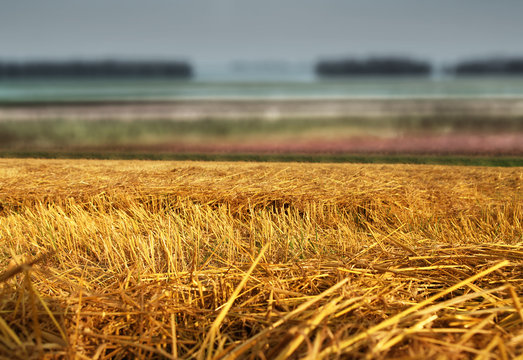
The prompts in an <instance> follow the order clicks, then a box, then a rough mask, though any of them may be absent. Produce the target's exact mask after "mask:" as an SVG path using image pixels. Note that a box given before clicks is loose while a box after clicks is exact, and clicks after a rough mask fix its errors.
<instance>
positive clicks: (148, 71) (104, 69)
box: [0, 61, 193, 79]
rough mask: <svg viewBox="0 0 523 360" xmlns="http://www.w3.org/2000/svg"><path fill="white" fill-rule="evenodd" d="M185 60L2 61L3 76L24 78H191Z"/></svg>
mask: <svg viewBox="0 0 523 360" xmlns="http://www.w3.org/2000/svg"><path fill="white" fill-rule="evenodd" d="M192 75H193V69H192V67H191V65H190V64H189V63H186V62H182V61H150V62H139V61H134V62H133V61H67V62H52V61H41V62H0V79H23V78H133V77H136V78H183V79H186V78H190V77H192Z"/></svg>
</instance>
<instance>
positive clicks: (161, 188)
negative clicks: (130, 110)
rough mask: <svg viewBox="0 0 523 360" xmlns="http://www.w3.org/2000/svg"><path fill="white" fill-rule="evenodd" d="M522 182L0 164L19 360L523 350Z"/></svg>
mask: <svg viewBox="0 0 523 360" xmlns="http://www.w3.org/2000/svg"><path fill="white" fill-rule="evenodd" d="M522 184H523V168H518V167H515V168H500V167H497V168H496V167H488V168H487V167H458V166H429V165H359V164H336V165H335V164H301V163H214V162H160V161H158V162H153V161H108V160H105V161H95V160H32V159H23V160H20V159H19V160H12V159H0V241H1V244H2V246H1V247H0V266H1V269H2V273H1V274H0V294H1V296H0V357H1V358H5V359H27V358H46V359H55V358H57V359H61V358H71V359H130V358H143V359H164V358H166V359H169V358H171V359H176V358H180V359H192V358H195V359H287V358H290V359H298V358H299V359H365V358H367V359H385V358H387V359H389V358H390V359H409V358H413V359H415V358H418V359H419V358H425V359H447V358H449V359H468V358H472V359H474V358H476V359H513V358H518V357H519V358H520V359H521V358H522V356H523V308H522V305H521V303H522V302H523V191H522Z"/></svg>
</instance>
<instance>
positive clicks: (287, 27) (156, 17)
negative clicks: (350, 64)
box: [0, 0, 523, 62]
mask: <svg viewBox="0 0 523 360" xmlns="http://www.w3.org/2000/svg"><path fill="white" fill-rule="evenodd" d="M522 18H523V1H521V0H497V1H492V0H435V1H429V0H345V1H344V0H153V1H144V0H125V1H121V0H40V1H39V0H0V58H1V59H6V58H8V59H28V58H60V59H63V58H66V59H69V58H76V59H78V58H101V57H103V58H109V57H111V58H129V57H135V58H141V59H144V58H145V59H156V58H185V59H188V60H191V61H194V62H213V61H230V60H253V59H265V60H271V59H274V60H278V59H281V60H290V61H310V60H315V59H317V58H319V57H329V56H337V55H368V54H391V53H392V54H407V55H413V56H419V57H422V58H426V59H430V60H434V61H452V60H454V59H456V58H462V57H469V56H475V55H493V54H505V55H518V54H520V55H523V21H522Z"/></svg>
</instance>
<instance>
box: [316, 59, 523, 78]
mask: <svg viewBox="0 0 523 360" xmlns="http://www.w3.org/2000/svg"><path fill="white" fill-rule="evenodd" d="M315 72H316V75H318V76H320V77H343V76H429V75H431V74H432V73H433V72H434V67H433V65H432V64H431V63H429V62H427V61H421V60H416V59H409V58H399V57H372V58H368V59H353V58H348V59H339V60H321V61H319V62H317V63H316V66H315ZM445 73H447V74H450V75H455V76H467V75H477V76H481V75H523V58H491V59H477V60H466V61H461V62H458V63H456V64H454V65H451V66H449V67H446V68H445Z"/></svg>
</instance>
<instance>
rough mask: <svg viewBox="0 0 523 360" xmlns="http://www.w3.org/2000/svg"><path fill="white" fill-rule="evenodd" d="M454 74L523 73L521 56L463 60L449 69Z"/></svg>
mask: <svg viewBox="0 0 523 360" xmlns="http://www.w3.org/2000/svg"><path fill="white" fill-rule="evenodd" d="M449 72H450V73H452V74H455V75H523V58H509V59H502V58H491V59H478V60H468V61H463V62H460V63H458V64H457V65H455V66H454V67H453V68H450V69H449Z"/></svg>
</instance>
